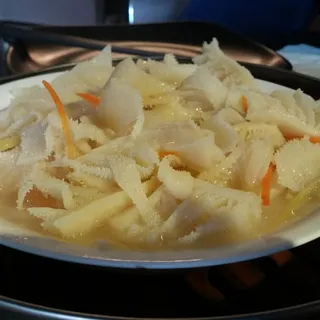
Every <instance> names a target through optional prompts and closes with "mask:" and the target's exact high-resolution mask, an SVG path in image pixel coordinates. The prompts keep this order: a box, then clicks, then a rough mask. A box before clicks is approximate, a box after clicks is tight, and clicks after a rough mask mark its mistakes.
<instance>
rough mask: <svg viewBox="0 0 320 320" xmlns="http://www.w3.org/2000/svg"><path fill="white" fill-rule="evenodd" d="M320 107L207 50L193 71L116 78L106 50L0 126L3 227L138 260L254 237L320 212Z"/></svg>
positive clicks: (37, 90) (126, 64)
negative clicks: (136, 253) (106, 248)
mask: <svg viewBox="0 0 320 320" xmlns="http://www.w3.org/2000/svg"><path fill="white" fill-rule="evenodd" d="M319 105H320V102H319V101H315V100H314V99H313V98H312V97H310V96H308V95H306V94H305V93H303V92H302V91H301V90H300V89H298V90H296V91H294V90H289V89H286V88H283V89H279V90H278V89H277V90H275V91H272V92H265V91H264V90H262V89H261V86H260V82H259V81H258V80H257V79H255V78H254V77H253V76H252V75H251V73H250V72H249V71H248V70H247V69H246V68H244V67H242V66H241V65H239V64H238V63H237V62H236V61H233V60H232V59H230V58H229V57H227V56H225V55H224V54H223V52H222V51H221V50H220V48H219V45H218V42H217V40H216V39H214V40H213V41H212V42H211V43H210V44H207V43H205V44H204V46H203V50H202V53H201V54H200V55H199V56H197V57H195V58H194V60H193V63H190V64H184V63H179V62H178V61H177V60H176V59H175V57H174V56H173V55H171V54H167V55H166V56H165V57H164V59H163V61H153V60H150V59H149V60H139V59H138V60H137V61H133V60H132V59H131V58H127V59H124V60H123V61H121V62H119V63H118V64H117V65H116V66H115V67H113V65H112V58H111V48H110V47H109V46H108V47H106V48H105V49H104V50H103V51H102V52H101V53H100V54H99V55H98V56H97V57H96V58H94V59H92V60H90V61H86V62H81V63H79V64H78V65H76V66H75V67H74V68H73V69H72V70H70V71H68V72H66V73H63V74H62V75H59V76H58V77H57V78H56V79H54V80H53V81H52V82H51V83H49V82H48V81H43V83H42V84H41V85H38V86H33V87H30V88H24V89H22V90H21V91H19V92H17V93H16V94H15V97H14V99H13V100H12V101H11V103H10V104H9V106H8V108H7V109H6V110H4V111H3V112H2V113H1V114H0V150H1V152H0V166H1V179H0V184H1V198H0V202H1V214H0V217H1V219H2V220H0V223H1V221H3V222H5V221H7V222H8V221H9V222H10V223H13V224H16V225H18V226H19V227H23V228H25V229H27V230H32V231H36V232H37V233H39V234H42V235H44V236H48V237H54V238H59V239H61V240H64V241H70V242H76V243H81V244H86V245H91V244H94V243H96V242H97V241H98V240H105V241H107V242H108V243H110V244H112V245H114V246H118V247H119V248H127V249H133V248H138V249H147V250H159V249H167V248H185V247H203V246H207V247H208V246H209V247H210V246H217V245H221V244H226V243H232V242H237V241H243V240H246V239H250V238H254V237H259V236H263V235H265V234H267V233H270V232H273V231H276V230H279V229H280V228H283V227H284V226H285V225H287V224H289V223H293V222H295V221H297V220H298V219H300V218H302V217H303V216H304V215H306V214H307V213H310V212H312V211H313V210H314V209H315V208H316V207H317V206H318V204H319V199H318V198H317V190H319V186H320V165H319V163H320V144H319V143H320V108H319Z"/></svg>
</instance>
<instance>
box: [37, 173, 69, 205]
mask: <svg viewBox="0 0 320 320" xmlns="http://www.w3.org/2000/svg"><path fill="white" fill-rule="evenodd" d="M32 182H33V184H34V186H35V187H36V188H37V189H38V190H39V191H41V192H42V193H44V194H45V195H49V196H51V197H53V198H55V199H57V200H59V201H61V202H62V203H63V206H64V208H65V209H68V210H69V209H72V208H74V207H75V203H74V200H73V194H72V191H71V189H70V185H69V184H68V183H67V182H65V181H63V180H60V179H57V178H54V177H51V176H50V175H49V174H46V173H44V172H41V173H39V174H38V175H37V176H36V177H35V178H34V179H33V180H32Z"/></svg>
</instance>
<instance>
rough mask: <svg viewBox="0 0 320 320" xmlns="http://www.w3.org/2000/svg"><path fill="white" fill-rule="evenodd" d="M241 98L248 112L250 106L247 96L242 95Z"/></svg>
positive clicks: (244, 108) (244, 109) (245, 110)
mask: <svg viewBox="0 0 320 320" xmlns="http://www.w3.org/2000/svg"><path fill="white" fill-rule="evenodd" d="M240 100H241V105H242V108H243V111H244V112H245V113H247V111H248V107H249V104H248V100H247V98H246V97H245V96H241V98H240Z"/></svg>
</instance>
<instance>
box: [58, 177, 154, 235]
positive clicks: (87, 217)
mask: <svg viewBox="0 0 320 320" xmlns="http://www.w3.org/2000/svg"><path fill="white" fill-rule="evenodd" d="M158 185H159V184H158V183H157V181H156V180H154V179H150V180H148V181H146V182H144V183H143V192H144V194H145V196H147V195H150V194H151V193H152V192H153V191H154V190H155V189H156V188H157V186H158ZM131 206H132V200H131V199H130V197H129V196H128V195H127V194H126V193H125V192H124V191H118V192H116V193H113V194H110V195H106V196H103V197H101V198H99V199H97V200H94V201H91V202H89V203H86V204H85V205H83V206H81V207H79V208H77V209H75V210H72V211H71V212H68V214H67V215H65V216H63V217H61V218H58V219H57V220H55V221H54V222H53V225H52V229H53V230H58V231H60V232H61V234H62V235H64V236H66V237H73V236H75V235H79V234H85V233H88V232H90V231H92V230H94V229H96V228H97V227H99V226H101V225H103V224H104V223H105V222H106V220H108V219H109V218H110V217H112V216H114V215H116V214H119V213H120V212H123V211H124V210H125V209H127V208H129V207H131ZM88 213H90V214H88Z"/></svg>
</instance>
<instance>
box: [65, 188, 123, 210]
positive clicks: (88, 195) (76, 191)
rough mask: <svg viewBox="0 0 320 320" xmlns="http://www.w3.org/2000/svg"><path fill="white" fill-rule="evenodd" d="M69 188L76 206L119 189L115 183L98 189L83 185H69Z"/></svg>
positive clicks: (83, 204)
mask: <svg viewBox="0 0 320 320" xmlns="http://www.w3.org/2000/svg"><path fill="white" fill-rule="evenodd" d="M70 189H71V191H72V194H73V199H74V202H75V203H76V207H77V208H78V207H82V206H85V205H86V204H87V203H89V202H92V201H94V200H97V199H99V198H102V197H103V196H105V195H106V194H113V193H116V192H118V191H119V188H117V187H116V186H115V185H113V186H112V185H111V183H110V186H109V188H108V189H104V190H98V189H97V188H95V187H93V188H91V187H85V186H81V187H80V186H70Z"/></svg>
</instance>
